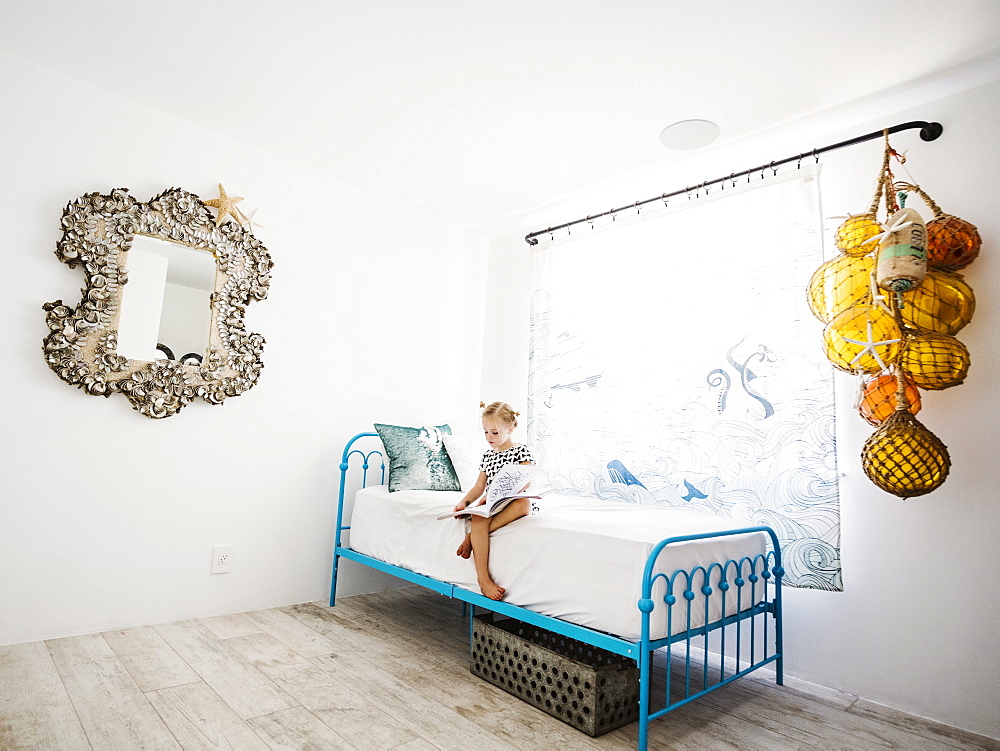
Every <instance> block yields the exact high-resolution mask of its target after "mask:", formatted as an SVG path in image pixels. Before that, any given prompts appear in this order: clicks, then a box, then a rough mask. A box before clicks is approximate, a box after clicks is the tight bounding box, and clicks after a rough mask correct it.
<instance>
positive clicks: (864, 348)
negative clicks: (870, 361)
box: [841, 321, 899, 370]
mask: <svg viewBox="0 0 1000 751" xmlns="http://www.w3.org/2000/svg"><path fill="white" fill-rule="evenodd" d="M866 325H867V334H866V336H867V341H858V340H857V339H851V338H849V337H846V336H843V337H841V338H842V339H843V340H844V341H845V342H850V343H851V344H857V345H858V346H859V347H861V351H860V352H858V354H856V355H855V356H854V359H853V360H851V365H854V364H855V363H856V362H857V361H858V360H860V359H861V358H862V357H864V356H865V354H867V353H869V352H870V353H871V356H872V357H874V358H875V362H877V363H878V364H879V367H880V368H882V370H885V369H886V364H885V363H884V362H882V358H881V357H879V354H878V350H877V349H875V348H876V347H888V346H889V345H890V344H895V343H896V342H898V341H899V339H884V340H882V341H881V342H876V341H875V337H874V335H873V333H872V322H871V321H867V322H866Z"/></svg>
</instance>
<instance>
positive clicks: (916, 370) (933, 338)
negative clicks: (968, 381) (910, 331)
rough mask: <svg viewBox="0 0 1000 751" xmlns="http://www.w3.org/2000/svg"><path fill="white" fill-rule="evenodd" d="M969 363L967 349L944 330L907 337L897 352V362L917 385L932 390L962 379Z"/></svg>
mask: <svg viewBox="0 0 1000 751" xmlns="http://www.w3.org/2000/svg"><path fill="white" fill-rule="evenodd" d="M970 363H971V358H970V357H969V350H968V349H966V347H965V345H964V344H962V343H961V342H960V341H958V339H956V338H955V337H953V336H949V335H948V334H935V333H925V334H917V335H916V336H912V337H909V338H908V339H907V340H906V343H905V344H904V346H903V349H902V352H901V353H900V356H899V366H900V367H901V368H902V369H903V371H905V372H906V374H907V375H908V376H909V377H910V378H911V379H912V381H913V382H914V383H915V384H916V385H917V386H919V387H920V388H922V389H928V390H936V391H939V390H941V389H947V388H951V387H952V386H957V385H959V384H960V383H962V381H964V380H965V376H966V374H967V373H968V372H969V365H970Z"/></svg>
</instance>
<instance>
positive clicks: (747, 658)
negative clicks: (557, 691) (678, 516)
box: [330, 433, 784, 751]
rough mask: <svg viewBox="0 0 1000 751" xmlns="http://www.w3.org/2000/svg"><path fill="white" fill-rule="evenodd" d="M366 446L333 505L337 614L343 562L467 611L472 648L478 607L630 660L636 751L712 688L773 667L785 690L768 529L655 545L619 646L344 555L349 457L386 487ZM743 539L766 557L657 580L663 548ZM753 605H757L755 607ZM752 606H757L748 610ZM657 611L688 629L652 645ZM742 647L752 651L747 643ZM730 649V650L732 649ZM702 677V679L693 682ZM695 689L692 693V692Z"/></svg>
mask: <svg viewBox="0 0 1000 751" xmlns="http://www.w3.org/2000/svg"><path fill="white" fill-rule="evenodd" d="M366 438H376V439H377V438H378V434H377V433H359V434H357V435H356V436H354V437H353V438H352V439H351V440H350V441H348V442H347V445H346V446H345V447H344V453H343V457H342V459H341V463H340V494H339V502H338V505H337V531H336V541H335V547H334V551H333V575H332V581H331V586H330V607H334V605H335V604H336V595H337V569H338V563H339V561H340V559H341V558H346V559H348V560H350V561H355V562H357V563H360V564H363V565H365V566H369V567H371V568H373V569H377V570H379V571H384V572H386V573H388V574H391V575H393V576H396V577H398V578H400V579H404V580H406V581H409V582H412V583H414V584H419V585H421V586H423V587H426V588H427V589H430V590H432V591H434V592H437V593H439V594H442V595H445V596H446V597H450V598H453V599H455V600H459V601H460V602H462V603H467V604H468V605H471V606H472V612H471V613H470V614H469V634H470V644H471V635H472V616H473V615H474V614H475V608H476V607H480V608H482V609H484V610H487V611H490V612H493V613H496V614H498V615H502V616H506V617H509V618H514V619H517V620H518V621H521V622H523V623H528V624H531V625H533V626H538V627H540V628H544V629H546V630H548V631H551V632H554V633H557V634H561V635H563V636H567V637H570V638H572V639H578V640H579V641H582V642H585V643H587V644H591V645H593V646H595V647H599V648H601V649H606V650H608V651H609V652H613V653H615V654H618V655H622V656H625V657H628V658H630V659H632V660H635V662H636V664H637V665H638V667H639V744H638V748H639V750H640V751H645V749H646V744H647V738H648V725H649V721H650V720H655V719H657V718H658V717H661V716H663V715H665V714H667V713H668V712H670V711H672V710H674V709H677V708H678V707H681V706H683V705H685V704H688V703H689V702H692V701H694V700H696V699H699V698H701V697H702V696H704V695H705V694H708V693H709V692H711V691H714V690H716V689H717V688H720V687H722V686H725V685H727V684H729V683H732V682H733V681H735V680H736V679H737V678H741V677H743V676H745V675H747V674H748V673H751V672H753V671H754V670H757V669H759V668H762V667H764V666H765V665H768V664H770V663H774V670H775V679H776V683H777V684H778V685H781V684H782V683H783V681H784V672H783V652H782V637H781V579H782V576H783V574H784V570H783V569H782V567H781V550H780V547H779V544H778V538H777V535H775V533H774V530H772V529H771V528H770V527H765V526H756V527H744V528H741V529H733V530H728V531H725V532H716V533H708V534H696V535H679V536H674V537H668V538H666V539H664V540H661V541H660V542H659V543H657V544H656V546H655V547H654V548H653V550H652V552H651V553H650V554H649V557H648V559H647V560H646V566H645V569H644V571H643V574H642V589H641V592H642V597H640V599H639V601H638V603H637V607H638V608H639V611H640V612H641V613H642V616H641V619H642V631H641V638H640V639H639V640H638V641H634V640H629V639H624V638H622V637H619V636H615V635H613V634H608V633H604V632H601V631H595V630H593V629H590V628H586V627H584V626H578V625H577V624H575V623H570V622H568V621H564V620H561V619H558V618H553V617H551V616H546V615H541V614H539V613H536V612H534V611H533V610H528V609H527V608H523V607H520V606H517V605H511V604H509V603H506V602H503V601H500V602H497V601H495V600H491V599H489V598H487V597H485V596H484V595H483V594H481V593H479V592H473V591H471V590H468V589H464V588H462V587H459V586H456V585H454V584H449V583H448V582H443V581H440V580H438V579H433V578H431V577H428V576H423V575H422V574H418V573H416V572H414V571H410V570H409V569H405V568H401V567H399V566H394V565H392V564H389V563H385V562H383V561H380V560H378V559H376V558H372V557H370V556H367V555H364V554H362V553H358V552H356V551H354V550H352V549H351V548H349V547H344V546H343V545H342V544H341V541H342V534H343V533H344V532H345V531H347V530H349V529H350V528H351V527H350V525H349V524H347V525H345V524H344V500H345V498H344V494H345V490H346V487H347V474H348V470H349V469H350V465H351V459H352V457H360V461H361V462H362V464H361V466H360V470H361V472H362V477H361V487H365V486H367V485H368V484H369V482H368V480H369V477H368V472H369V469H371V468H372V466H371V459H372V457H373V456H377V457H378V459H379V462H378V469H379V471H380V476H379V482H378V484H384V483H385V473H386V465H385V455H384V453H383V451H382V448H381V444H378V447H377V448H374V449H371V450H369V451H362V450H361V449H359V448H355V443H357V442H358V441H361V440H362V439H366ZM748 532H764V533H766V534H767V535H768V536H769V537H770V539H771V550H769V551H767V552H766V553H764V554H763V555H756V556H754V557H752V558H751V557H748V556H744V557H743V558H741V559H739V560H732V559H730V560H727V561H725V562H716V563H712V564H710V565H708V566H697V567H695V568H693V569H690V570H685V569H678V570H676V571H674V572H673V573H672V574H670V575H667V574H664V573H654V572H655V568H656V561H657V557H658V556H659V554H660V552H661V551H662V550H663V549H664V548H665V547H667V546H668V545H672V544H674V543H679V542H687V541H691V540H701V539H706V538H711V537H726V536H729V535H741V534H746V533H748ZM716 575H718V581H716V583H715V586H713V585H712V582H713V580H714V578H715V576H716ZM658 580H663V582H664V583H665V594H664V595H663V596H662V597H658V598H656V599H654V598H653V586H654V584H656V582H657V581H658ZM758 587H759V588H760V589H758ZM758 595H760V597H758ZM713 596H714V597H716V598H718V602H720V604H721V606H722V609H721V611H720V612H721V613H723V615H724V617H722V618H720V619H719V620H716V621H714V622H712V623H709V622H708V614H709V606H710V604H711V603H712V602H713V601H712V599H711V598H712V597H713ZM732 597H735V598H736V603H737V612H736V613H735V614H734V615H731V616H725V613H726V612H727V605H728V604H729V602H728V601H727V598H732ZM758 599H760V600H761V601H760V602H757V600H758ZM743 603H747V606H746V607H744V606H743ZM750 603H757V604H754V605H750ZM658 605H661V606H662V607H666V608H667V631H666V633H667V634H670V633H671V632H672V631H673V626H674V624H675V623H676V621H675V618H678V619H680V622H681V623H682V624H687V628H685V629H684V630H682V631H680V632H679V633H677V634H674V635H673V636H667V637H664V638H660V639H652V638H651V637H650V619H651V615H652V613H653V611H654V609H655V608H656V607H657V606H658ZM696 608H701V609H702V611H701V615H703V617H704V620H703V623H704V624H707V625H701V626H694V627H693V626H692V625H691V622H692V621H691V619H692V616H693V614H694V613H695V612H697V611H696ZM771 620H773V629H770V630H769V628H768V624H769V622H770V621H771ZM747 621H749V623H747ZM727 630H728V631H729V632H733V631H735V638H734V639H730V640H729V645H728V648H727V639H726V635H727ZM716 631H718V632H719V639H718V642H717V644H719V654H718V655H715V659H713V660H712V662H711V666H712V667H717V669H718V674H717V676H716V679H714V680H712V679H710V674H709V669H710V661H709V655H710V649H709V646H710V645H709V636H710V635H711V634H712V633H713V632H716ZM748 632H749V633H748ZM695 639H702V640H703V642H702V650H703V653H704V658H703V664H702V665H701V667H700V669H698V668H697V666H695V668H694V669H693V668H692V659H691V658H692V655H691V648H692V643H693V642H694V640H695ZM747 641H748V642H749V643H746V642H747ZM734 642H735V646H733V643H734ZM677 645H680V646H677ZM658 649H663V650H664V651H665V652H666V655H667V671H666V689H665V692H664V693H663V706H662V707H660V708H658V709H655V710H654V709H653V708H652V707H651V696H650V695H651V693H652V683H651V680H652V668H653V652H654V651H655V650H658ZM675 655H679V656H682V658H683V661H684V681H683V684H684V685H683V687H679V686H676V685H673V684H672V682H671V670H670V665H671V658H672V657H673V656H675ZM727 658H728V659H729V660H730V661H732V660H733V659H734V658H735V668H732V667H731V666H730V667H728V668H727V665H726V662H727ZM744 665H745V666H744ZM699 673H700V676H699V675H698V674H699ZM692 684H694V685H693V686H692ZM699 686H700V688H699ZM681 688H683V695H682V696H681V698H679V699H676V700H674V701H671V698H670V697H671V691H672V690H675V691H680V690H681ZM657 696H658V697H659V696H660V694H659V693H658V694H657Z"/></svg>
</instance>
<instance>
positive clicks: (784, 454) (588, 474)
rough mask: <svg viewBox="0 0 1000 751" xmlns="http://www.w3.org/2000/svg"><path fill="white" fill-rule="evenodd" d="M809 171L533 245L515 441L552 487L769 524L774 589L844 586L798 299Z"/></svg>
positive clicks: (804, 273)
mask: <svg viewBox="0 0 1000 751" xmlns="http://www.w3.org/2000/svg"><path fill="white" fill-rule="evenodd" d="M818 169H819V168H818V165H817V166H815V167H807V166H802V168H801V169H797V170H794V171H790V172H788V173H786V174H783V175H777V176H775V175H772V173H771V171H770V170H769V171H768V172H767V174H766V176H764V175H760V174H758V175H754V176H753V178H752V180H750V181H749V184H748V182H747V181H743V180H740V181H736V180H734V181H733V182H732V183H727V184H726V185H725V189H724V190H723V189H722V188H721V187H716V188H714V189H713V190H712V191H711V192H710V193H708V195H705V194H704V192H699V194H698V195H691V196H690V200H687V199H685V198H684V197H681V198H680V199H676V200H674V201H673V203H671V204H670V205H669V206H663V207H662V208H661V209H660V210H659V212H658V213H659V214H661V216H659V217H657V218H654V219H652V220H651V221H634V220H636V219H643V218H646V217H648V216H649V215H650V214H652V213H653V212H652V209H651V208H650V207H646V208H643V209H642V212H641V214H642V216H641V217H640V216H637V215H638V214H639V211H638V209H637V210H636V211H634V212H631V216H626V215H624V213H623V215H621V216H615V217H612V218H611V219H610V220H608V221H607V222H606V223H605V224H606V226H608V227H616V229H615V230H614V231H613V232H601V231H600V229H598V231H593V232H591V231H588V229H587V228H586V226H584V227H583V228H577V230H576V231H574V232H573V234H572V237H571V238H570V239H571V240H572V242H568V243H565V244H562V243H558V244H548V245H547V247H544V248H543V249H539V250H536V251H535V252H534V253H533V273H534V280H535V284H534V289H535V292H534V295H533V301H532V318H531V353H530V358H531V359H530V374H529V388H530V402H529V424H528V433H529V435H528V441H529V443H530V444H531V445H532V447H533V448H534V449H536V453H538V455H539V464H540V465H541V466H542V467H544V468H545V469H546V470H547V471H548V473H549V480H550V482H551V483H552V484H553V485H554V486H556V487H559V488H561V489H563V490H566V491H569V492H580V493H582V494H587V495H597V496H600V497H602V498H608V499H614V500H618V501H621V502H625V503H648V504H668V505H677V506H686V507H694V508H699V509H702V510H707V511H711V512H714V513H717V514H721V515H724V516H728V517H731V518H733V519H735V520H738V521H739V522H740V524H741V525H743V524H746V525H749V524H767V525H770V526H771V527H773V528H774V529H775V531H776V532H777V534H778V536H779V538H781V544H782V552H783V557H784V559H785V568H786V577H785V582H786V583H788V584H791V585H793V586H800V587H812V588H818V589H827V590H839V589H841V588H842V586H841V577H840V552H839V544H840V522H839V497H838V485H837V467H836V455H835V438H834V402H833V378H832V371H831V369H830V368H829V366H828V364H827V363H826V360H825V358H824V357H823V354H822V351H821V350H820V348H818V347H817V346H816V342H815V338H814V331H813V328H812V327H813V321H812V318H811V316H810V313H809V308H808V306H807V304H806V301H805V299H804V296H803V295H802V288H803V286H804V285H805V284H806V282H807V281H808V279H809V276H810V274H811V273H812V271H813V270H814V269H815V268H816V265H817V263H818V262H819V261H820V260H821V259H822V242H821V231H820V227H821V222H820V210H819V187H818ZM765 177H766V179H764V178H765Z"/></svg>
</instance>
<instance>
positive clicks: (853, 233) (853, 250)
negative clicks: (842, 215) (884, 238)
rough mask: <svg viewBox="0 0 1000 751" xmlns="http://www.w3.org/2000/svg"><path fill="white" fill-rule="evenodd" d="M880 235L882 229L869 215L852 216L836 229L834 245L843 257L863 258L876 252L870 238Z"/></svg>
mask: <svg viewBox="0 0 1000 751" xmlns="http://www.w3.org/2000/svg"><path fill="white" fill-rule="evenodd" d="M880 234H882V228H881V227H880V226H879V223H878V222H877V221H875V217H874V216H872V215H871V214H852V215H851V216H849V217H847V220H846V221H845V222H844V223H843V224H841V225H840V226H839V227H838V228H837V234H836V235H835V236H834V244H835V245H836V246H837V250H839V251H840V252H841V253H843V254H844V255H848V256H865V255H868V254H869V253H872V252H874V251H876V250H878V243H877V242H872V238H873V237H875V236H876V235H880Z"/></svg>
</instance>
